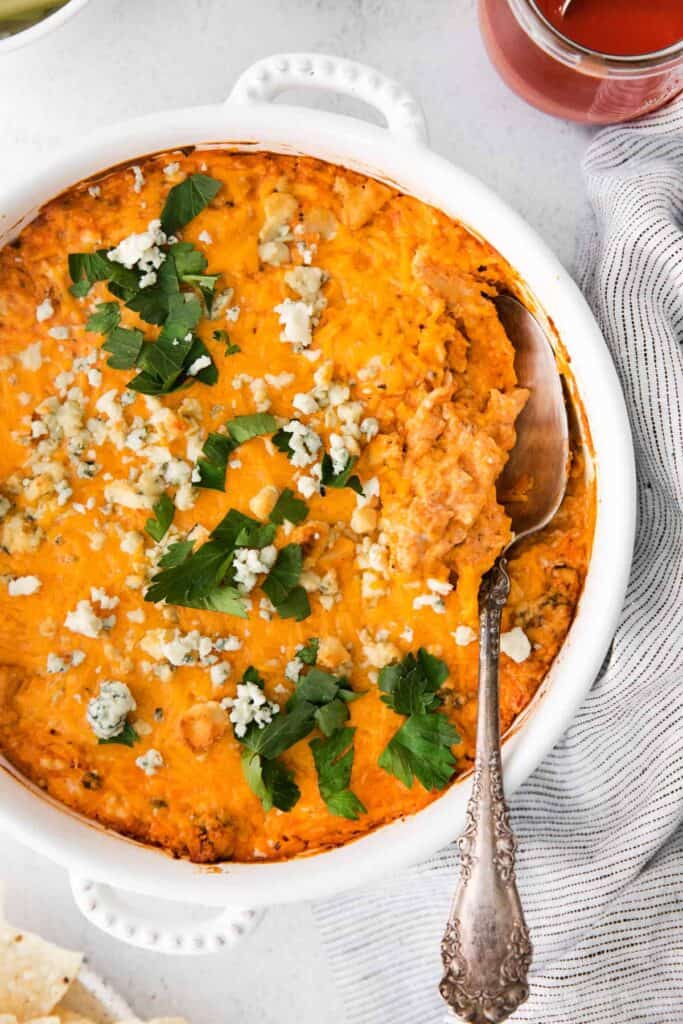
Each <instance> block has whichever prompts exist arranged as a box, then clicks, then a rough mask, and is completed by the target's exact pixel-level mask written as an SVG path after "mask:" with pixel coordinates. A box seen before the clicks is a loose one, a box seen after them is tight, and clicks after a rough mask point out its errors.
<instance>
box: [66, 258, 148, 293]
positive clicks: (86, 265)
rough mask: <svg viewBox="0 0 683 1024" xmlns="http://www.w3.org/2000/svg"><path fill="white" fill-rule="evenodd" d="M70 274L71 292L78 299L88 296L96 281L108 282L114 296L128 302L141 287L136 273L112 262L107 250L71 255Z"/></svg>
mask: <svg viewBox="0 0 683 1024" xmlns="http://www.w3.org/2000/svg"><path fill="white" fill-rule="evenodd" d="M69 274H70V275H71V280H72V281H73V284H72V285H71V287H70V288H69V291H70V292H71V294H72V295H75V296H76V298H78V299H82V298H83V297H84V296H86V295H87V294H88V292H89V291H90V289H91V288H92V286H93V285H94V284H95V282H96V281H108V282H109V291H110V292H111V293H112V295H116V297H117V298H123V299H125V300H126V301H127V300H128V299H129V298H132V297H133V295H134V294H135V292H137V291H138V289H139V287H140V286H139V284H138V275H137V274H136V272H135V271H134V270H129V269H128V268H127V267H124V266H122V265H121V264H120V263H114V261H113V260H110V259H109V257H108V256H107V250H106V249H98V250H97V251H96V252H72V253H70V254H69Z"/></svg>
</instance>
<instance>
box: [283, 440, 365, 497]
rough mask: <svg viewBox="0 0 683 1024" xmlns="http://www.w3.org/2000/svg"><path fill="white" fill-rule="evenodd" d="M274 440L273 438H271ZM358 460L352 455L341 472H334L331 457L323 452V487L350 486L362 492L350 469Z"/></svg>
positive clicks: (361, 486) (353, 489)
mask: <svg viewBox="0 0 683 1024" xmlns="http://www.w3.org/2000/svg"><path fill="white" fill-rule="evenodd" d="M273 440H274V439H273ZM357 462H358V456H356V455H353V456H350V457H349V461H348V462H347V463H346V466H345V467H344V469H343V470H342V471H341V473H335V472H334V469H333V468H332V459H331V458H330V456H329V455H328V454H327V452H325V454H324V455H323V460H322V476H321V478H320V481H321V483H322V485H323V486H324V487H350V488H351V490H352V491H355V492H356V494H362V493H363V485H362V484H361V482H360V480H359V479H358V477H357V476H351V470H352V469H353V467H354V466H355V465H356V463H357Z"/></svg>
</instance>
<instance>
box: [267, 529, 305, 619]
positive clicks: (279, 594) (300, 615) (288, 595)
mask: <svg viewBox="0 0 683 1024" xmlns="http://www.w3.org/2000/svg"><path fill="white" fill-rule="evenodd" d="M273 526H274V524H273ZM302 565H303V551H302V549H301V545H300V544H287V545H286V546H285V547H284V548H280V550H279V551H278V555H277V559H276V561H275V565H274V566H273V568H272V569H271V570H270V572H269V573H268V575H267V577H266V578H265V580H264V581H263V584H262V590H263V592H264V593H265V595H266V597H268V598H269V599H270V601H271V602H272V604H274V605H275V608H276V610H277V613H278V615H279V616H280V618H281V619H296V621H297V622H300V621H301V620H302V619H305V618H307V616H309V615H310V614H311V606H310V603H309V600H308V594H307V593H306V591H305V590H304V588H303V587H302V586H299V577H300V576H301V568H302Z"/></svg>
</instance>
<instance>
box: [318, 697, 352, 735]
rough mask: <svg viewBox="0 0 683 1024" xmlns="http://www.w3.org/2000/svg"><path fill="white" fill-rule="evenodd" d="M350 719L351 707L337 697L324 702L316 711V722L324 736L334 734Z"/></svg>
mask: <svg viewBox="0 0 683 1024" xmlns="http://www.w3.org/2000/svg"><path fill="white" fill-rule="evenodd" d="M348 719H349V709H348V706H347V705H346V703H345V702H344V701H343V700H340V699H339V697H336V698H335V699H334V700H331V701H330V703H329V704H324V705H323V707H321V708H318V709H317V711H316V713H315V724H316V725H317V726H318V728H319V729H320V731H321V733H322V734H323V735H324V736H332V735H333V734H334V733H335V732H337V730H338V729H341V727H342V726H343V725H344V724H345V722H347V721H348Z"/></svg>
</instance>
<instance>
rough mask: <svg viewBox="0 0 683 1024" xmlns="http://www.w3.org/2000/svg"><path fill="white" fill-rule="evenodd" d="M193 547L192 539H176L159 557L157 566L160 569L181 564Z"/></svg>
mask: <svg viewBox="0 0 683 1024" xmlns="http://www.w3.org/2000/svg"><path fill="white" fill-rule="evenodd" d="M193 547H194V541H191V540H178V541H176V542H175V544H171V545H170V546H169V548H168V550H167V551H165V552H164V554H163V555H162V557H161V558H160V559H159V566H160V567H161V568H162V569H172V568H173V566H174V565H182V563H183V562H184V561H185V560H186V558H187V557H188V556H189V554H190V552H191V551H192V548H193Z"/></svg>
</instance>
